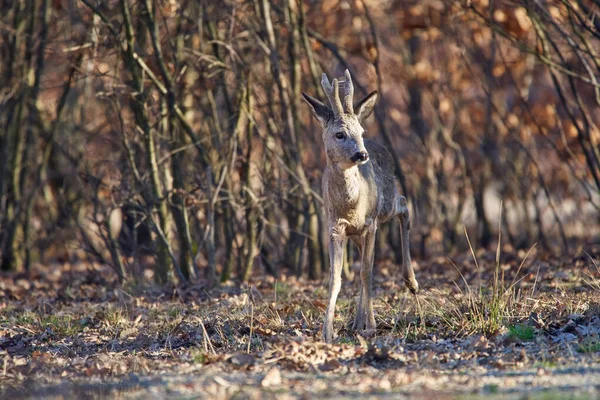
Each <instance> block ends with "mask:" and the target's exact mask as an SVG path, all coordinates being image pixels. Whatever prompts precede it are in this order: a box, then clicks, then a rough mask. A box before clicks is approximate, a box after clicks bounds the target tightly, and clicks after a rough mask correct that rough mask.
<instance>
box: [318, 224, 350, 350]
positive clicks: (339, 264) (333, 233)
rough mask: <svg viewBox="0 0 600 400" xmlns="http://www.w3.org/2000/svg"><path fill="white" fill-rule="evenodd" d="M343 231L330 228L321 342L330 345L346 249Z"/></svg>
mask: <svg viewBox="0 0 600 400" xmlns="http://www.w3.org/2000/svg"><path fill="white" fill-rule="evenodd" d="M346 242H347V240H346V237H345V233H344V229H343V228H342V229H338V228H332V229H331V230H330V238H329V263H330V269H331V270H330V271H331V276H330V278H329V303H328V304H327V311H326V312H325V320H324V321H323V340H325V342H327V343H331V341H332V340H333V336H334V332H333V318H334V316H335V303H336V301H337V297H338V294H339V293H340V288H341V286H342V268H343V265H344V248H345V247H346V246H345V245H346Z"/></svg>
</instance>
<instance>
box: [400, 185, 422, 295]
mask: <svg viewBox="0 0 600 400" xmlns="http://www.w3.org/2000/svg"><path fill="white" fill-rule="evenodd" d="M398 204H399V210H398V211H399V212H398V218H399V219H400V236H401V239H400V240H401V244H402V275H403V278H404V284H405V285H406V287H408V289H409V290H410V291H411V293H413V294H416V293H417V292H418V291H419V283H418V282H417V279H416V278H415V271H414V270H413V267H412V262H411V260H410V239H409V237H408V234H409V231H410V214H409V213H408V206H407V205H406V197H404V196H399V199H398Z"/></svg>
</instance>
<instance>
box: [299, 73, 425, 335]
mask: <svg viewBox="0 0 600 400" xmlns="http://www.w3.org/2000/svg"><path fill="white" fill-rule="evenodd" d="M345 75H346V76H345V80H343V81H338V80H337V79H334V80H333V82H332V84H330V83H329V79H327V75H326V74H323V77H322V79H321V85H322V86H323V89H324V90H325V94H326V95H327V98H328V99H329V103H330V105H331V107H328V106H326V105H325V104H323V103H321V102H320V101H319V100H317V99H315V98H313V97H311V96H309V95H307V94H305V93H302V97H304V100H306V102H307V103H308V105H309V106H310V109H311V111H312V113H313V115H314V116H315V118H316V119H317V120H318V121H319V122H320V123H321V126H322V127H323V142H324V143H325V152H326V155H327V167H326V168H325V171H324V173H323V200H324V203H325V210H326V213H327V225H328V228H329V260H330V264H331V266H330V268H331V278H330V280H329V303H328V305H327V311H326V314H325V320H324V323H323V339H324V340H325V341H326V342H328V343H330V342H331V341H332V339H333V336H334V335H333V333H334V332H333V316H334V313H335V303H336V300H337V296H338V294H339V292H340V287H341V284H342V264H343V258H344V249H345V245H346V242H347V239H348V238H350V240H352V241H353V242H354V243H355V244H356V246H357V247H358V250H359V253H360V256H361V268H360V280H361V285H360V286H361V288H360V298H359V300H358V305H357V307H356V317H355V319H354V325H353V329H354V330H355V331H362V330H368V331H372V330H374V329H375V316H374V314H373V299H372V297H373V290H372V275H373V257H374V253H373V251H374V245H375V232H376V231H377V226H378V225H379V224H380V223H383V222H386V221H388V220H390V219H391V218H394V217H398V219H399V220H400V226H401V245H402V264H403V265H402V267H403V270H404V272H403V278H404V281H405V283H406V286H407V287H408V288H409V289H410V291H411V292H412V293H417V291H418V289H419V284H418V283H417V280H416V279H415V273H414V271H413V268H412V265H411V261H410V251H409V239H408V231H409V230H410V217H409V214H408V207H407V203H406V198H405V197H404V196H400V195H399V194H398V191H397V190H396V184H395V179H394V165H393V159H392V156H391V154H390V153H389V152H388V150H387V149H386V148H385V147H383V146H381V145H379V144H377V143H375V142H373V141H370V140H367V139H363V133H364V132H365V130H364V129H363V127H362V125H361V124H362V123H363V121H364V120H365V119H366V118H367V117H368V116H369V115H370V114H371V112H372V111H373V108H374V106H375V102H376V101H377V91H374V92H372V93H370V94H369V95H368V96H367V97H365V98H364V99H362V100H361V101H359V102H358V103H356V104H354V103H353V96H354V86H353V84H352V78H351V76H350V72H349V71H348V70H346V72H345ZM340 89H342V99H340Z"/></svg>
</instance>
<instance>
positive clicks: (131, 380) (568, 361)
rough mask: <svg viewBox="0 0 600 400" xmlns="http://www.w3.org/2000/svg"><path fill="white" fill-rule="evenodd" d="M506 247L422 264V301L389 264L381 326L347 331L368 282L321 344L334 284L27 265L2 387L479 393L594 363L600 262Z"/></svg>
mask: <svg viewBox="0 0 600 400" xmlns="http://www.w3.org/2000/svg"><path fill="white" fill-rule="evenodd" d="M498 249H499V250H498V251H496V252H495V253H488V252H484V251H476V250H475V249H471V251H469V253H468V254H463V255H459V256H457V257H454V259H453V261H452V262H450V261H448V260H443V259H439V260H438V259H434V260H430V261H429V262H428V263H427V264H425V263H421V265H419V268H418V276H419V278H420V281H421V284H422V287H423V291H422V293H420V294H419V295H418V296H417V297H416V298H415V297H414V296H413V295H411V294H409V293H408V292H406V291H405V290H404V288H403V286H400V285H399V284H398V283H399V282H400V281H401V279H398V278H397V277H399V276H400V274H399V271H398V268H397V267H396V266H394V265H392V264H390V263H388V262H379V263H378V268H377V270H378V274H377V275H376V279H375V293H376V295H377V298H376V302H375V312H376V319H377V326H378V330H377V333H376V334H375V336H372V337H364V338H363V337H362V336H360V335H356V334H355V333H353V332H351V331H350V329H349V327H350V324H351V321H352V317H353V313H354V307H355V301H356V294H357V283H356V282H345V284H344V287H343V290H342V295H341V297H340V301H339V303H338V309H337V311H338V312H337V315H336V320H335V324H334V326H335V328H336V330H337V331H338V337H337V338H336V340H335V343H334V344H333V345H326V344H324V343H321V342H320V340H319V335H320V330H321V323H322V316H323V312H324V309H325V304H326V303H325V301H326V296H327V292H326V289H325V287H326V283H317V282H299V281H296V280H295V279H293V278H288V279H285V277H284V278H282V279H281V280H279V281H275V280H272V279H270V278H268V277H265V278H264V279H260V280H257V281H255V282H253V283H252V285H250V286H248V287H244V288H241V289H240V288H237V287H235V286H222V287H219V288H215V289H213V290H211V291H209V292H207V291H206V290H205V288H203V287H202V286H190V287H186V288H183V287H173V288H167V289H160V290H159V289H157V288H153V287H139V286H138V287H124V288H118V287H117V286H116V283H115V282H114V280H113V277H112V275H111V274H110V272H109V271H108V270H106V269H102V268H95V269H90V268H88V267H86V266H82V265H76V266H73V265H63V266H59V267H58V268H60V271H61V274H49V273H48V272H47V269H46V268H43V267H41V266H40V267H39V268H38V270H37V274H38V276H36V277H35V280H34V281H35V282H36V284H35V287H34V286H32V285H31V284H30V283H28V282H27V281H25V280H23V279H20V278H19V277H18V276H13V277H5V278H3V279H2V280H1V281H0V290H1V291H2V293H1V296H0V297H1V298H3V299H4V300H3V301H2V303H0V304H1V308H0V349H1V350H0V351H1V353H0V354H1V355H2V359H3V361H2V364H1V365H0V368H2V371H3V373H1V374H0V382H1V385H2V387H3V389H2V390H3V392H0V394H4V395H2V396H0V397H6V396H8V395H10V396H13V395H15V394H29V395H31V396H34V397H36V396H40V395H42V394H51V393H54V392H58V393H60V394H61V395H62V394H67V395H73V394H74V393H75V394H77V396H79V395H81V394H82V393H83V394H84V395H86V396H88V395H93V394H94V393H95V392H94V390H96V389H98V388H102V393H104V394H105V395H107V396H109V397H112V396H116V395H118V396H125V397H127V396H129V395H132V396H135V395H142V393H145V391H146V390H150V389H149V388H153V389H152V390H159V391H160V393H163V394H164V395H168V393H171V394H173V393H174V394H175V395H178V396H184V395H188V394H199V395H204V396H208V395H217V396H221V397H231V396H233V395H234V394H235V393H237V392H239V391H241V392H244V391H248V393H255V394H256V393H262V392H261V391H265V390H266V391H267V392H265V393H270V394H271V395H273V396H275V397H277V396H279V395H282V396H284V395H292V396H296V395H298V396H299V395H302V394H313V395H318V396H321V395H323V396H326V395H335V396H338V395H340V394H344V393H346V394H348V395H349V394H351V393H354V394H355V395H358V394H365V393H370V394H377V393H385V392H398V393H404V394H410V392H411V391H412V390H424V391H425V392H427V390H430V391H433V392H435V391H436V390H442V389H444V388H448V390H453V391H455V392H456V393H484V392H485V391H486V390H487V391H489V390H490V387H487V386H485V385H487V384H483V383H481V382H484V381H485V380H481V382H480V383H477V382H479V381H478V380H477V379H476V380H472V381H470V383H464V382H463V384H460V380H461V376H472V377H477V376H479V377H481V376H483V375H482V374H485V376H493V377H497V378H498V379H500V377H502V376H503V374H505V373H508V372H509V371H515V370H516V371H523V374H525V375H520V376H521V378H519V379H525V378H524V377H527V376H529V375H527V374H528V373H529V372H528V371H545V372H543V374H542V375H540V378H534V376H535V377H537V376H538V375H537V374H538V372H536V373H535V374H534V375H531V377H532V378H531V379H542V377H543V376H546V375H548V374H550V375H551V374H552V373H553V371H558V370H559V369H561V368H575V367H577V368H584V369H585V368H588V367H586V366H588V365H592V364H593V363H596V362H598V361H599V360H600V353H598V335H599V334H600V303H599V302H598V289H597V288H598V286H597V285H598V279H599V278H600V273H599V272H600V271H598V269H596V267H595V263H594V258H593V257H592V256H590V257H588V256H585V257H580V256H578V257H577V258H574V259H571V260H565V259H562V260H561V259H553V258H551V257H549V256H547V255H544V254H542V253H540V252H539V251H538V250H537V249H535V248H533V249H530V250H529V251H528V252H523V251H521V252H514V251H511V250H510V249H509V248H508V247H504V248H501V247H500V246H499V247H498ZM502 249H504V250H503V251H500V250H502ZM53 268H54V269H55V268H57V267H56V266H55V267H53ZM49 277H52V278H51V279H50V278H49ZM590 373H594V370H593V369H591V370H590ZM544 374H546V375H544ZM440 376H446V378H445V379H446V381H445V382H446V383H443V382H441V381H440V380H439V379H438V378H436V377H440ZM336 377H337V378H336ZM421 377H429V380H424V381H422V380H421ZM159 378H160V379H159ZM157 379H158V381H157ZM299 379H300V381H302V382H303V383H302V384H301V383H300V381H299ZM323 379H324V380H325V381H322V380H323ZM355 379H358V381H356V382H355ZM482 379H483V378H482ZM502 379H503V380H502ZM502 379H501V380H500V381H499V382H500V383H498V382H496V381H494V382H496V383H489V385H499V387H498V391H499V392H500V393H504V391H505V390H504V389H503V386H502V382H504V381H506V380H507V379H508V380H510V379H516V378H514V377H512V378H511V377H510V376H505V377H503V378H502ZM263 380H266V382H265V383H264V385H262V386H261V384H262V382H263ZM65 382H71V383H69V385H70V386H68V387H65V386H64V385H65ZM323 382H326V383H327V384H326V385H324V386H323V385H322V383H323ZM361 382H362V383H361ZM544 382H546V381H544ZM549 382H550V383H549ZM554 382H555V383H554V385H555V386H556V385H558V387H559V388H560V384H562V383H564V382H563V380H562V379H561V380H555V381H554ZM73 385H75V386H73ZM77 385H79V386H77ZM81 385H84V386H81ZM85 385H91V386H89V387H88V386H85ZM348 385H350V386H348ZM352 385H354V386H352ZM436 385H437V386H436ZM448 385H450V386H448ZM544 385H545V386H544ZM552 385H553V384H552V380H548V381H547V382H546V383H544V384H543V385H542V386H543V387H554V386H552ZM581 385H583V386H585V385H584V384H583V383H581ZM486 387H487V388H486ZM507 387H508V386H507ZM118 388H121V389H118ZM259 388H262V389H259ZM269 388H272V389H269ZM98 390H100V389H98ZM425 392H424V393H425ZM433 392H432V393H433ZM67 397H68V396H67ZM97 397H98V396H97ZM99 397H102V396H99Z"/></svg>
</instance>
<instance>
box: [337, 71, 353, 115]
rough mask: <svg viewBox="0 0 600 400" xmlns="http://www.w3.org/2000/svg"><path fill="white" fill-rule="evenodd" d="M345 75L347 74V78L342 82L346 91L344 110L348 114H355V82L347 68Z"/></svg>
mask: <svg viewBox="0 0 600 400" xmlns="http://www.w3.org/2000/svg"><path fill="white" fill-rule="evenodd" d="M344 75H345V76H346V80H345V81H342V82H340V83H341V84H342V89H343V91H344V102H343V105H344V110H345V111H346V113H348V114H354V104H353V103H352V102H353V101H354V84H353V83H352V77H351V76H350V71H348V70H346V71H345V72H344Z"/></svg>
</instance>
